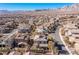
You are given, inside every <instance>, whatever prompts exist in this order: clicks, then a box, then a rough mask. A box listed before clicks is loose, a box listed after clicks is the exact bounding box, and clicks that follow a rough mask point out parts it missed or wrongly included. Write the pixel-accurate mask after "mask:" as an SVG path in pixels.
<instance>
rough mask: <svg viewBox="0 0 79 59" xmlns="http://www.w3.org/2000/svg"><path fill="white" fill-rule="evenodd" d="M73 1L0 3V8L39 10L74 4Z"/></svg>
mask: <svg viewBox="0 0 79 59" xmlns="http://www.w3.org/2000/svg"><path fill="white" fill-rule="evenodd" d="M72 4H73V3H0V10H9V11H15V10H24V11H25V10H28V11H30V10H38V9H53V8H61V7H64V6H69V5H72Z"/></svg>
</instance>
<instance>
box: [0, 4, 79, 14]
mask: <svg viewBox="0 0 79 59" xmlns="http://www.w3.org/2000/svg"><path fill="white" fill-rule="evenodd" d="M30 12H38V13H39V12H40V13H65V14H66V13H79V4H72V5H70V6H64V7H62V8H57V9H53V8H52V9H40V10H35V11H27V10H25V11H24V10H16V11H8V10H0V14H26V13H30Z"/></svg>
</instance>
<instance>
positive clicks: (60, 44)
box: [51, 27, 68, 54]
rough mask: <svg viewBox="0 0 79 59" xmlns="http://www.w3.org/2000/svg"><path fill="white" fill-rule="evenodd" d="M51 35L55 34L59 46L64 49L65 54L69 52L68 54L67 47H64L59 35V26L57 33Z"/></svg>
mask: <svg viewBox="0 0 79 59" xmlns="http://www.w3.org/2000/svg"><path fill="white" fill-rule="evenodd" d="M51 35H52V36H53V38H54V39H55V41H56V42H57V43H58V48H59V49H60V50H62V51H61V53H63V54H66V53H67V54H68V52H67V49H66V48H65V47H64V45H63V42H62V41H61V39H60V36H59V27H58V28H57V29H56V31H55V33H52V34H51ZM64 51H66V53H64Z"/></svg>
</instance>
